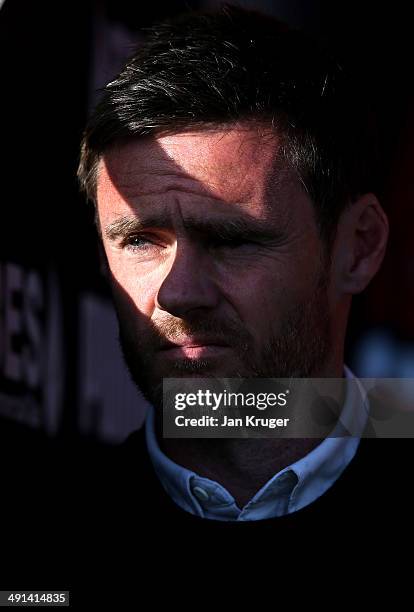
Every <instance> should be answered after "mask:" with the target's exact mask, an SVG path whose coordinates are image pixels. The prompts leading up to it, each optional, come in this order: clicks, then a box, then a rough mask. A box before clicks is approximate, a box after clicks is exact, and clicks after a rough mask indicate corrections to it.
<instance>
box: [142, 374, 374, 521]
mask: <svg viewBox="0 0 414 612" xmlns="http://www.w3.org/2000/svg"><path fill="white" fill-rule="evenodd" d="M344 372H345V377H346V378H347V379H348V380H353V381H355V384H348V385H347V388H346V396H345V401H344V406H343V408H342V412H341V417H340V420H341V423H343V424H347V425H350V427H351V429H350V430H349V431H353V432H355V431H359V432H360V433H362V431H363V428H364V426H365V423H366V419H367V411H366V410H363V409H362V402H363V401H364V399H365V398H366V396H365V393H364V390H363V388H362V386H361V385H360V384H359V383H358V380H357V379H356V378H355V377H354V375H353V374H352V372H351V371H350V370H349V369H348V368H347V367H346V366H345V367H344ZM145 436H146V441H147V447H148V453H149V456H150V459H151V462H152V464H153V466H154V469H155V472H156V474H157V476H158V478H159V480H160V482H161V484H162V486H163V487H164V489H165V490H166V492H167V493H168V495H169V496H170V497H171V499H172V500H173V501H174V502H175V503H176V504H177V505H178V506H180V508H182V509H183V510H185V511H186V512H190V513H191V514H195V515H196V516H200V517H203V518H206V519H212V520H217V521H259V520H264V519H270V518H275V517H278V516H283V515H285V514H290V513H292V512H296V511H297V510H300V509H301V508H304V507H305V506H307V505H309V504H310V503H312V502H313V501H315V500H316V499H317V498H318V497H320V496H321V495H323V494H324V493H325V492H326V491H327V490H328V489H329V488H330V487H331V486H332V485H333V483H334V482H335V481H336V480H337V479H338V478H339V476H340V475H341V474H342V472H343V471H344V470H345V468H346V467H347V465H348V464H349V463H350V461H351V460H352V459H353V457H354V455H355V453H356V451H357V448H358V445H359V442H360V437H356V436H355V437H328V438H325V439H324V440H323V441H322V442H321V443H320V444H319V445H318V446H316V447H315V448H314V449H313V450H312V451H311V452H310V453H308V454H307V455H305V457H302V459H299V461H296V462H295V463H292V464H291V465H289V466H288V467H286V468H284V469H283V470H281V471H280V472H278V473H277V474H275V475H274V476H273V477H272V478H271V479H270V480H269V481H268V482H267V483H266V484H265V485H264V486H263V487H262V488H261V489H259V491H258V492H257V493H256V494H255V495H254V496H253V497H252V499H251V500H250V501H249V502H248V503H247V504H246V505H245V506H244V507H243V508H241V509H240V508H239V507H238V506H237V504H236V502H235V499H234V497H233V496H232V495H231V494H230V493H229V492H228V491H227V489H226V488H225V487H223V486H222V485H221V484H219V483H218V482H215V481H214V480H210V479H209V478H203V477H201V476H198V475H197V474H196V473H195V472H192V471H191V470H187V469H186V468H185V467H182V466H180V465H177V464H176V463H174V462H173V461H171V459H169V458H168V457H167V456H166V455H165V454H164V453H163V452H162V451H161V449H160V446H159V444H158V441H157V438H156V435H155V418H154V410H153V408H152V407H150V409H149V411H148V415H147V419H146V424H145Z"/></svg>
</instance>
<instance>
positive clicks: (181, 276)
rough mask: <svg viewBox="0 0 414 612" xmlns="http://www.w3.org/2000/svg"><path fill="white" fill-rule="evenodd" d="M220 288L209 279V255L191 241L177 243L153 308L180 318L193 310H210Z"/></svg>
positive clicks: (214, 303) (217, 299)
mask: <svg viewBox="0 0 414 612" xmlns="http://www.w3.org/2000/svg"><path fill="white" fill-rule="evenodd" d="M218 303H219V289H218V287H217V285H216V284H215V283H214V281H213V278H212V269H211V262H210V261H209V257H208V254H207V253H206V252H205V251H204V249H203V247H202V246H201V245H200V244H197V243H196V242H195V241H194V240H187V239H186V240H182V241H178V242H177V246H176V251H175V254H174V255H173V262H172V265H171V267H170V268H169V271H168V273H167V275H166V276H165V277H164V279H163V281H162V284H161V286H160V288H159V290H158V293H157V296H156V305H157V307H158V308H159V309H161V310H164V311H166V312H168V313H170V314H172V315H173V316H175V317H180V318H183V317H184V316H186V315H188V314H189V313H190V312H191V311H193V310H196V309H213V308H215V307H216V306H217V305H218Z"/></svg>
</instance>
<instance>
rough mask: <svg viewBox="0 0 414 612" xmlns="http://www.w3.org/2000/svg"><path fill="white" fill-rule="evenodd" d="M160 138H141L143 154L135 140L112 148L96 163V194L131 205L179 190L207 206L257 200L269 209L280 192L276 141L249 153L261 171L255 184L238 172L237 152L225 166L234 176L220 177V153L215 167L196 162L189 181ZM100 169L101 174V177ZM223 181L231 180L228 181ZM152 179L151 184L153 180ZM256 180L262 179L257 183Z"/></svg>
mask: <svg viewBox="0 0 414 612" xmlns="http://www.w3.org/2000/svg"><path fill="white" fill-rule="evenodd" d="M227 134H229V132H225V133H223V134H222V135H221V136H220V135H218V134H216V133H215V134H214V136H219V137H218V140H222V139H223V138H224V137H225V136H226V135H227ZM190 135H191V136H193V137H194V136H198V137H200V136H201V137H203V136H206V135H207V136H208V135H209V133H208V132H207V134H204V133H203V132H200V133H198V134H194V133H191V134H190ZM210 135H211V134H210ZM182 136H184V137H185V136H187V134H179V135H177V138H181V137H182ZM166 138H167V137H163V138H162V139H155V138H154V139H150V138H148V139H142V143H143V144H144V145H145V144H146V145H148V144H149V145H150V150H148V149H147V151H146V152H145V149H140V148H138V147H137V144H139V142H140V141H139V140H138V139H135V140H131V141H130V142H127V143H125V142H122V143H116V144H114V145H113V146H112V147H111V148H110V149H109V150H108V151H107V152H106V153H105V154H104V156H103V159H101V162H100V168H99V182H100V184H101V186H103V187H104V188H106V189H103V190H102V191H105V190H108V191H109V192H110V193H111V194H112V197H113V195H114V194H115V193H116V194H117V197H120V198H121V200H124V201H128V202H130V203H131V204H133V205H134V203H135V202H136V203H137V200H138V198H141V197H145V196H152V195H160V194H163V193H168V192H170V191H178V192H180V191H182V192H184V193H188V194H193V195H195V196H197V197H204V198H207V199H210V200H211V201H213V202H221V203H232V204H242V203H247V202H250V201H252V200H253V199H256V200H258V199H259V198H260V200H261V204H262V207H263V209H270V208H273V207H272V206H271V201H272V200H273V198H274V197H277V195H278V192H281V191H283V187H284V185H285V184H286V179H287V178H288V173H289V169H288V168H287V164H286V163H285V162H284V161H283V160H282V159H281V158H280V155H279V154H278V147H277V142H275V139H274V138H272V140H271V141H270V142H269V141H267V142H266V141H264V142H263V146H266V145H267V146H270V147H271V148H268V154H267V155H266V154H265V152H264V149H263V146H261V148H260V150H259V151H257V147H256V148H255V151H254V155H255V160H254V162H252V163H257V168H258V169H259V170H260V172H261V173H260V179H259V180H255V178H256V177H255V175H254V174H249V172H248V171H247V172H246V171H244V172H243V168H240V170H239V168H238V165H237V159H238V157H237V153H235V154H234V155H233V156H232V157H231V159H229V160H228V162H227V161H226V164H227V166H228V169H229V170H231V169H234V170H235V172H233V173H231V172H229V171H227V172H223V168H222V159H220V158H222V156H223V152H222V151H221V154H220V155H218V158H217V163H216V164H214V157H209V158H208V159H203V158H202V157H201V158H200V157H199V158H198V159H197V161H196V164H195V165H196V168H195V170H194V172H195V174H198V176H192V175H191V174H190V172H189V171H185V170H183V168H182V167H181V166H180V165H179V163H177V157H178V159H179V157H180V156H174V157H173V156H172V155H171V154H170V155H168V154H167V153H166V151H165V150H164V148H163V147H162V146H160V143H161V141H163V142H165V141H166ZM171 138H173V137H170V139H171ZM246 138H247V137H246ZM255 138H256V139H255V142H256V143H257V142H259V143H260V142H261V141H258V140H257V135H256V137H255ZM169 142H171V140H170V141H169ZM214 142H216V141H214ZM178 143H181V144H182V143H183V140H180V141H178V140H177V144H178ZM240 144H243V143H240ZM151 145H154V146H151ZM207 146H209V145H207ZM186 148H187V149H188V148H189V145H188V142H187V143H186V144H185V147H184V150H186ZM181 153H182V151H181ZM187 153H188V150H187ZM189 159H190V162H189V163H188V164H187V165H190V164H193V165H194V159H193V157H190V158H189ZM258 162H259V163H258ZM214 166H216V168H217V169H218V173H217V175H216V173H215V172H214ZM250 167H251V165H250ZM103 169H104V172H102V170H103ZM211 170H213V172H211ZM238 170H239V171H238ZM244 170H246V168H244ZM247 170H248V168H247ZM200 171H201V172H200ZM220 173H221V175H220ZM229 177H231V178H232V180H231V181H230V180H229ZM155 178H156V179H157V180H156V181H154V179H155ZM262 178H263V179H264V180H261V179H262ZM272 196H273V197H272ZM273 212H275V211H273Z"/></svg>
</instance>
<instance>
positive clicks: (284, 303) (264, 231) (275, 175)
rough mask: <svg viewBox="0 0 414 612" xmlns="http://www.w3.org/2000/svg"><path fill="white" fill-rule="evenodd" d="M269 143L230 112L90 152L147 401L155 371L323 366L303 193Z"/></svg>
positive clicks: (314, 248) (322, 289)
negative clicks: (96, 155)
mask: <svg viewBox="0 0 414 612" xmlns="http://www.w3.org/2000/svg"><path fill="white" fill-rule="evenodd" d="M279 153H280V143H279V142H278V139H277V137H276V136H275V135H273V136H272V137H269V135H266V134H265V133H259V132H258V131H257V129H256V128H251V127H243V126H241V127H240V126H239V127H237V128H236V127H235V128H232V129H222V130H220V129H216V130H214V131H213V130H211V131H203V132H192V133H191V132H190V133H184V134H177V135H170V136H164V137H160V138H156V139H155V138H148V139H139V140H138V139H135V140H131V141H129V142H123V143H119V144H117V145H116V146H113V147H112V148H111V149H110V150H109V151H108V152H107V153H106V154H105V156H104V159H103V160H101V165H100V169H99V175H98V189H97V194H98V197H97V200H98V203H97V206H98V219H99V226H100V231H101V235H102V244H103V248H104V255H105V262H106V269H107V274H108V279H109V282H110V285H111V289H112V293H113V297H114V303H115V307H116V311H117V314H118V319H119V326H120V340H121V346H122V349H123V353H124V356H125V359H126V363H127V365H128V368H129V370H130V372H131V375H132V377H133V379H134V381H135V382H136V383H137V384H138V385H139V387H140V388H141V390H142V392H143V393H144V395H145V396H146V397H147V399H148V400H149V401H151V402H152V403H153V404H155V405H158V404H159V403H160V402H161V398H162V391H161V390H162V379H163V378H165V377H180V376H185V377H189V376H198V377H207V376H208V377H210V376H215V377H223V378H224V377H227V378H233V377H237V378H239V377H240V378H251V377H267V378H272V377H273V378H276V377H280V378H283V377H289V376H296V377H306V376H315V375H322V373H323V372H324V367H325V366H326V363H327V362H328V361H329V358H330V354H331V353H332V351H333V346H334V345H335V342H336V340H335V338H331V329H332V325H331V314H330V308H329V295H328V290H329V282H328V280H329V270H328V267H327V264H326V260H325V257H324V254H325V253H324V246H323V244H322V242H321V240H320V237H319V233H318V229H317V225H316V222H315V216H314V209H313V204H312V202H311V201H310V199H309V197H308V196H307V194H306V193H305V191H304V189H303V187H302V184H301V182H300V180H299V178H298V177H297V176H296V175H295V173H294V172H293V171H291V170H290V169H289V168H288V167H287V165H286V164H285V163H284V161H283V159H282V156H281V155H280V154H279ZM341 334H342V330H340V333H339V334H338V338H340V337H341Z"/></svg>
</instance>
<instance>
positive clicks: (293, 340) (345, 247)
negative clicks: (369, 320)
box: [79, 9, 388, 523]
mask: <svg viewBox="0 0 414 612" xmlns="http://www.w3.org/2000/svg"><path fill="white" fill-rule="evenodd" d="M374 158H375V133H374V131H373V126H372V120H371V115H370V112H369V108H368V106H367V105H366V102H365V99H364V95H363V93H362V90H361V89H360V88H359V85H357V84H356V83H354V82H353V81H352V80H351V79H350V78H349V77H348V76H347V75H346V73H345V71H344V70H343V69H342V68H341V66H340V65H338V64H337V63H336V61H335V60H334V59H333V58H332V57H331V56H330V55H329V53H328V52H326V51H324V50H322V49H320V48H319V47H318V45H316V44H315V43H313V42H312V41H311V40H308V39H307V37H306V36H305V35H303V34H301V33H299V32H296V31H292V30H289V29H288V28H287V27H286V26H284V25H282V24H280V23H279V22H276V21H274V20H272V19H271V18H268V17H264V16H261V15H259V14H256V13H250V12H246V11H243V10H241V9H226V10H224V11H222V12H220V13H215V14H211V15H209V14H190V15H187V16H184V17H182V18H180V19H177V20H176V21H173V22H169V23H165V24H162V25H160V26H157V27H154V28H153V29H152V30H151V32H150V34H149V37H148V40H147V42H146V43H145V44H144V45H143V46H142V47H141V48H140V49H139V51H138V53H137V54H136V55H135V56H134V57H133V58H132V59H131V60H130V61H129V63H128V64H127V65H126V67H125V68H124V70H123V71H122V72H121V74H120V75H119V76H118V77H117V78H116V79H115V80H114V81H113V82H112V83H110V84H109V85H108V86H107V88H106V91H105V93H104V96H103V99H102V101H101V103H100V104H99V105H98V107H97V109H96V110H95V112H94V114H93V116H92V117H91V119H90V122H89V125H88V127H87V129H86V132H85V137H84V141H83V146H82V153H81V163H80V167H79V177H80V181H81V184H82V187H83V188H84V190H85V191H86V193H87V195H88V197H89V198H90V199H91V200H92V201H93V202H94V203H95V206H96V220H97V227H98V231H99V233H100V238H101V241H102V245H103V257H104V265H105V267H106V271H107V274H108V279H109V282H110V285H111V289H112V293H113V297H114V303H115V307H116V310H117V314H118V319H119V326H120V340H121V346H122V349H123V353H124V356H125V360H126V363H127V365H128V368H129V370H130V372H131V375H132V377H133V379H134V381H135V382H136V383H137V385H138V386H139V388H140V389H141V390H142V392H143V393H144V395H145V397H146V398H147V399H148V400H149V401H150V403H151V404H152V406H153V407H154V412H153V411H150V415H149V417H148V419H147V423H146V445H147V450H148V454H149V458H150V460H151V464H152V467H151V466H150V464H149V462H148V463H147V464H144V465H146V467H145V471H146V475H145V478H146V479H147V480H148V479H149V480H151V484H150V485H148V486H151V487H153V489H152V490H156V491H157V493H156V494H154V495H156V496H157V499H158V500H160V499H163V500H164V501H163V502H162V503H165V504H166V506H165V507H166V508H168V509H167V510H166V514H168V512H169V513H170V514H174V512H175V511H176V510H177V507H179V508H180V509H181V510H184V511H185V513H186V514H184V513H182V512H181V513H180V512H178V515H179V516H180V519H177V520H185V519H184V518H183V517H184V516H185V517H187V518H188V520H190V518H189V517H190V516H191V515H195V516H198V517H201V518H204V519H212V520H214V521H222V522H227V523H242V522H251V521H257V520H261V521H265V520H267V519H274V518H277V517H282V516H286V515H295V513H296V512H297V511H298V510H301V509H302V508H306V507H308V506H309V505H310V504H312V502H315V500H317V499H319V498H320V497H321V496H322V495H323V494H325V493H326V492H327V491H328V490H330V489H331V487H332V485H333V484H334V483H335V482H336V481H337V480H338V478H339V477H340V476H341V475H342V473H343V472H344V471H345V470H346V468H347V467H348V466H349V465H350V463H351V462H352V460H353V458H354V456H355V455H356V453H357V448H358V442H359V439H358V438H357V437H349V438H327V439H324V440H321V439H315V438H303V439H290V440H289V439H243V440H237V439H236V440H234V439H227V440H222V439H217V440H203V439H185V440H183V439H174V438H168V439H167V438H163V437H162V433H161V432H162V428H161V415H162V381H163V379H165V378H169V377H175V378H177V377H190V376H199V377H221V378H283V377H297V378H301V377H317V378H341V377H343V376H346V377H347V378H348V379H350V378H352V373H351V372H350V371H349V370H347V369H346V367H345V366H344V341H345V335H346V326H347V320H348V316H349V310H350V306H351V300H352V296H353V295H355V294H357V293H360V292H361V291H363V290H364V289H365V288H366V286H367V285H368V283H369V282H370V281H371V279H372V278H373V276H374V275H375V274H376V272H377V270H378V269H379V267H380V265H381V262H382V260H383V257H384V251H385V247H386V242H387V235H388V224H387V218H386V215H385V213H384V211H383V210H382V208H381V205H380V203H379V202H378V199H377V198H376V196H375V195H374V193H373V187H372V185H373V177H374V176H375V174H374V168H373V160H374ZM352 389H354V391H352ZM354 392H355V385H350V388H349V389H348V391H347V393H346V395H345V397H344V398H343V410H344V411H347V412H349V411H351V412H352V411H357V410H358V406H359V404H358V400H357V398H356V397H355V396H354V395H353V393H354ZM143 445H144V440H143V436H142V434H136V435H133V436H132V437H131V439H130V440H129V442H128V445H127V446H128V448H129V449H130V452H131V461H133V462H135V465H136V469H137V470H139V469H140V467H139V464H140V462H141V466H142V465H143V462H145V458H144V457H145V455H146V451H145V452H144V451H143V450H142V448H143ZM138 448H140V452H141V455H138V450H137V449H138ZM134 453H136V454H135V455H134ZM138 458H139V459H138ZM153 470H154V471H153ZM154 472H155V473H154ZM149 473H151V476H149ZM342 478H344V477H342ZM154 483H156V484H154ZM157 487H158V488H157ZM141 490H143V491H145V487H141ZM162 490H165V492H166V497H164V498H163V497H162V495H165V494H161V491H162ZM143 495H144V496H145V497H146V494H145V493H144V492H143ZM167 498H168V499H169V500H172V502H173V503H171V505H168V503H169V502H166V501H165V500H166V499H167ZM152 499H154V498H152ZM160 503H161V502H160ZM173 508H174V509H173ZM178 515H176V514H174V516H178Z"/></svg>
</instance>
